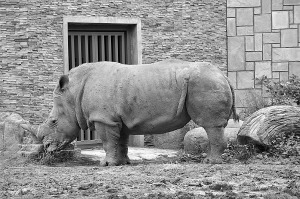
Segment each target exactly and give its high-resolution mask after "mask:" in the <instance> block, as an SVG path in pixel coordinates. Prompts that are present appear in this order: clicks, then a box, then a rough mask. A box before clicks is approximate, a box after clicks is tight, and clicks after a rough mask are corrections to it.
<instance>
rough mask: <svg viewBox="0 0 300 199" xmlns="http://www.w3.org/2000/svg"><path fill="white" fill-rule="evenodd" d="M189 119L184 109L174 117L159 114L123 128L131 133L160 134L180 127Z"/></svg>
mask: <svg viewBox="0 0 300 199" xmlns="http://www.w3.org/2000/svg"><path fill="white" fill-rule="evenodd" d="M190 120H191V118H190V116H189V115H188V114H187V111H186V110H185V111H183V112H182V113H181V114H179V115H178V116H176V117H172V116H168V115H160V116H158V117H156V118H151V119H150V118H148V119H146V120H140V121H139V122H137V123H136V124H135V125H133V126H131V127H130V128H128V127H127V126H126V127H125V128H126V130H128V133H129V134H131V135H144V134H162V133H167V132H170V131H174V130H176V129H179V128H182V127H184V126H185V125H186V124H187V123H188V122H189V121H190Z"/></svg>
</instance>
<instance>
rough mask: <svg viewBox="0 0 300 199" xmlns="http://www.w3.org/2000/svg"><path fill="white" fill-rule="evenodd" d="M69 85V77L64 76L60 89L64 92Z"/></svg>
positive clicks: (60, 82)
mask: <svg viewBox="0 0 300 199" xmlns="http://www.w3.org/2000/svg"><path fill="white" fill-rule="evenodd" d="M68 84H69V77H68V76H67V75H62V76H61V77H60V79H59V88H60V90H61V91H64V90H65V89H66V88H67V86H68Z"/></svg>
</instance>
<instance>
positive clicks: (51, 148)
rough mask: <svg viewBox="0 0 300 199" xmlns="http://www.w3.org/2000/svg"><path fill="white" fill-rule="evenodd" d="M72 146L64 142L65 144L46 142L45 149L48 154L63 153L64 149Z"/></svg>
mask: <svg viewBox="0 0 300 199" xmlns="http://www.w3.org/2000/svg"><path fill="white" fill-rule="evenodd" d="M68 144H70V142H69V141H63V142H46V143H45V144H44V149H46V151H47V152H57V151H61V150H63V149H64V148H66V146H67V145H68Z"/></svg>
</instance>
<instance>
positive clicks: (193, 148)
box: [183, 127, 209, 155]
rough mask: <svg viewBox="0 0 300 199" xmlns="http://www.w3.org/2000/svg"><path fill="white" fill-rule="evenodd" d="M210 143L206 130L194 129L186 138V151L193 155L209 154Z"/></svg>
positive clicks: (184, 143)
mask: <svg viewBox="0 0 300 199" xmlns="http://www.w3.org/2000/svg"><path fill="white" fill-rule="evenodd" d="M208 143H209V141H208V137H207V134H206V131H205V130H204V128H202V127H198V128H194V129H192V130H190V131H189V132H187V133H186V134H185V136H184V141H183V145H184V151H185V152H186V153H188V154H193V155H195V154H200V153H203V152H207V150H208Z"/></svg>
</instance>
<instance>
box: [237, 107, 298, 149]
mask: <svg viewBox="0 0 300 199" xmlns="http://www.w3.org/2000/svg"><path fill="white" fill-rule="evenodd" d="M285 133H295V135H300V107H297V106H285V105H284V106H270V107H266V108H262V109H260V110H258V111H256V112H255V113H253V114H252V115H250V116H249V117H248V118H247V119H246V120H245V121H244V123H243V125H242V126H241V128H240V130H239V132H238V135H237V140H238V142H239V143H240V144H247V143H249V142H250V141H252V142H254V143H255V144H258V145H262V146H270V145H271V144H272V143H271V142H272V140H273V139H274V138H276V137H277V136H281V135H282V136H283V135H285Z"/></svg>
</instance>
